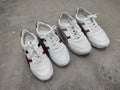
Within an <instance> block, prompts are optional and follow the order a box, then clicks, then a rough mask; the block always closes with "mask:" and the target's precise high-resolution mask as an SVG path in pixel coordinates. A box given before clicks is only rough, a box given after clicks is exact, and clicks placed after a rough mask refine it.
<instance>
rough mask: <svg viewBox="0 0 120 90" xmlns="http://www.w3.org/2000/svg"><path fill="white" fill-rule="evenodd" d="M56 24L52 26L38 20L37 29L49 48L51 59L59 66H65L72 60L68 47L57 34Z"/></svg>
mask: <svg viewBox="0 0 120 90" xmlns="http://www.w3.org/2000/svg"><path fill="white" fill-rule="evenodd" d="M55 29H56V26H55V25H53V26H50V25H48V24H46V23H44V22H38V23H37V27H36V31H37V34H38V35H39V37H40V38H41V39H43V42H44V44H45V46H46V47H47V49H48V52H49V54H50V57H51V59H52V60H53V62H54V63H55V64H57V65H59V66H65V65H67V64H68V63H69V62H70V56H69V52H68V49H67V48H66V46H65V45H64V44H63V42H62V41H61V40H60V39H59V37H58V36H57V35H56V34H55Z"/></svg>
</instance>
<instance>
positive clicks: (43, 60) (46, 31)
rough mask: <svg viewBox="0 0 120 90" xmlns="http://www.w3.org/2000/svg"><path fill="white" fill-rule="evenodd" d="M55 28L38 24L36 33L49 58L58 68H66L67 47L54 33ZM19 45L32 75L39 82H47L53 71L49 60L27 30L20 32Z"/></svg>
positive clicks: (68, 60) (42, 23)
mask: <svg viewBox="0 0 120 90" xmlns="http://www.w3.org/2000/svg"><path fill="white" fill-rule="evenodd" d="M55 29H56V26H55V25H53V26H50V25H48V24H46V23H44V22H38V23H37V27H36V32H37V34H38V36H39V38H40V39H41V40H43V43H44V45H45V47H46V49H47V50H48V52H49V55H50V58H51V59H52V60H53V62H54V63H55V64H57V65H58V66H66V65H67V64H68V63H69V62H70V55H69V52H68V49H67V47H66V46H65V45H64V44H63V42H62V41H61V39H60V38H59V37H58V36H57V34H56V33H55ZM21 45H22V47H23V50H24V53H25V55H26V57H27V61H28V63H29V65H30V69H31V71H32V73H33V74H34V75H35V76H36V77H37V78H38V79H40V80H43V81H45V80H48V79H50V78H51V77H52V76H53V73H54V70H53V66H52V63H51V61H50V58H49V57H48V56H47V55H46V51H45V49H43V47H42V44H41V43H40V41H39V40H38V38H37V37H36V36H35V35H34V34H33V33H32V32H30V31H29V30H27V29H24V30H22V32H21Z"/></svg>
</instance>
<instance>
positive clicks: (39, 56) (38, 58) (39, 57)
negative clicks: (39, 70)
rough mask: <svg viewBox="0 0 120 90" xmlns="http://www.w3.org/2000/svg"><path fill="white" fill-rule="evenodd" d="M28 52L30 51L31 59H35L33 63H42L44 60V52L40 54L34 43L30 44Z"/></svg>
mask: <svg viewBox="0 0 120 90" xmlns="http://www.w3.org/2000/svg"><path fill="white" fill-rule="evenodd" d="M27 50H28V54H29V58H34V61H33V62H34V63H35V64H37V63H40V62H41V60H42V59H43V58H44V57H43V55H42V52H40V49H39V47H37V46H36V45H35V44H33V43H32V42H29V43H28V46H27Z"/></svg>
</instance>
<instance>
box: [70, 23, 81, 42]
mask: <svg viewBox="0 0 120 90" xmlns="http://www.w3.org/2000/svg"><path fill="white" fill-rule="evenodd" d="M70 24H71V25H70V26H69V27H68V31H69V33H70V34H71V37H72V38H73V39H74V40H78V39H79V38H80V36H81V35H80V32H79V31H78V30H79V28H78V27H77V26H76V24H75V23H73V22H70Z"/></svg>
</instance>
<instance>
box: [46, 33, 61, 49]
mask: <svg viewBox="0 0 120 90" xmlns="http://www.w3.org/2000/svg"><path fill="white" fill-rule="evenodd" d="M44 39H45V43H47V44H48V45H49V47H50V48H51V49H52V50H54V49H57V48H59V46H60V43H59V38H58V36H57V35H56V34H55V33H53V32H52V31H50V32H49V33H48V34H47V35H46V37H45V38H44Z"/></svg>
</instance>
